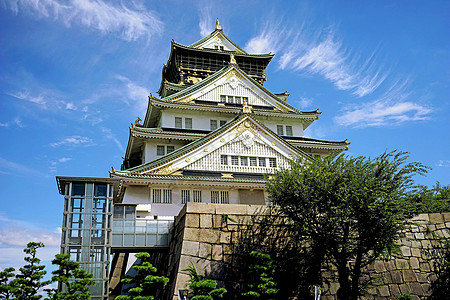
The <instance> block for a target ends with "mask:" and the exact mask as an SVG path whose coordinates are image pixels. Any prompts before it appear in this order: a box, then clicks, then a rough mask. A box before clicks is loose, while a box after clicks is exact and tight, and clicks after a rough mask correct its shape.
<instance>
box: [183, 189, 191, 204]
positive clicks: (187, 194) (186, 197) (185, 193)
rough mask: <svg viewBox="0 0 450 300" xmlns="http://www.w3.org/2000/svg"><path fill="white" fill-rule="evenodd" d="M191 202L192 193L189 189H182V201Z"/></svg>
mask: <svg viewBox="0 0 450 300" xmlns="http://www.w3.org/2000/svg"><path fill="white" fill-rule="evenodd" d="M188 202H191V193H190V191H189V190H181V203H182V204H186V203H188Z"/></svg>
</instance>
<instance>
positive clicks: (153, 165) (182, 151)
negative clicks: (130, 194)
mask: <svg viewBox="0 0 450 300" xmlns="http://www.w3.org/2000/svg"><path fill="white" fill-rule="evenodd" d="M247 117H248V118H249V119H250V120H251V121H253V122H255V123H256V124H258V125H259V126H260V127H261V128H262V129H263V130H265V131H266V133H267V134H268V135H270V136H272V137H273V138H275V139H278V140H280V141H282V142H283V143H285V145H286V146H287V147H288V148H290V149H291V151H292V152H293V153H296V154H297V155H298V156H303V157H305V158H307V159H311V156H310V155H309V154H308V153H306V152H304V151H303V150H301V149H298V148H297V147H295V146H294V145H292V144H290V143H289V142H287V141H286V140H284V139H283V138H282V137H280V136H278V135H277V134H275V133H274V132H273V131H272V130H270V129H269V128H267V127H266V126H264V124H262V123H260V122H259V121H258V120H256V119H254V118H252V117H251V116H250V115H248V114H241V115H238V116H236V117H235V118H234V119H233V120H231V121H229V122H227V123H226V124H225V125H224V126H222V127H219V128H218V129H216V130H214V131H212V132H210V133H209V134H207V135H206V136H204V137H203V138H200V139H198V140H195V141H193V142H191V143H189V144H187V145H185V146H183V147H181V148H179V149H177V150H175V151H173V152H171V153H169V154H167V155H165V156H162V157H160V158H157V159H156V160H154V161H151V162H147V163H145V164H142V165H139V166H136V167H133V168H130V169H127V170H126V171H116V172H117V174H123V175H125V174H130V175H135V174H140V173H143V172H149V171H151V170H155V169H157V168H160V167H164V166H165V165H167V164H169V163H170V162H171V161H173V160H175V159H178V158H180V157H182V156H183V155H186V154H187V153H189V152H191V151H193V150H195V149H197V148H198V147H201V146H202V145H204V144H206V143H208V142H209V141H211V140H213V139H214V138H216V137H217V136H218V135H220V134H222V133H223V132H225V131H227V130H229V129H230V128H232V127H233V126H235V125H236V124H237V123H239V122H240V121H242V119H245V118H247Z"/></svg>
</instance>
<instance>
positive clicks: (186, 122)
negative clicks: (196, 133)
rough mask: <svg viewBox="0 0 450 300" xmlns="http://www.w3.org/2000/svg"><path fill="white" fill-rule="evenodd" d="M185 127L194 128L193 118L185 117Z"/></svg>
mask: <svg viewBox="0 0 450 300" xmlns="http://www.w3.org/2000/svg"><path fill="white" fill-rule="evenodd" d="M184 128H186V129H192V118H184Z"/></svg>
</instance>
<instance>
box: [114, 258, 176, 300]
mask: <svg viewBox="0 0 450 300" xmlns="http://www.w3.org/2000/svg"><path fill="white" fill-rule="evenodd" d="M135 256H136V258H137V259H138V260H140V262H139V263H138V264H136V265H134V266H133V267H132V268H133V269H134V270H136V272H137V274H136V276H134V277H131V276H127V277H125V278H123V279H122V280H121V282H122V283H124V284H133V285H136V286H135V287H132V288H129V289H128V290H127V292H128V293H129V294H130V295H122V296H118V297H116V300H153V299H154V295H155V293H156V291H157V290H158V288H162V287H164V286H166V284H167V283H168V282H169V278H167V277H164V276H155V275H153V274H154V273H156V271H157V269H156V268H155V267H154V266H153V265H152V264H151V263H150V254H149V253H147V252H140V253H137V254H136V255H135Z"/></svg>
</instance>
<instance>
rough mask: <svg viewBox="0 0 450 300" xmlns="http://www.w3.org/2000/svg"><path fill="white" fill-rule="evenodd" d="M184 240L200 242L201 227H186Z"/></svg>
mask: <svg viewBox="0 0 450 300" xmlns="http://www.w3.org/2000/svg"><path fill="white" fill-rule="evenodd" d="M183 240H185V241H194V242H199V241H200V229H198V228H185V229H184V235H183Z"/></svg>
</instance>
